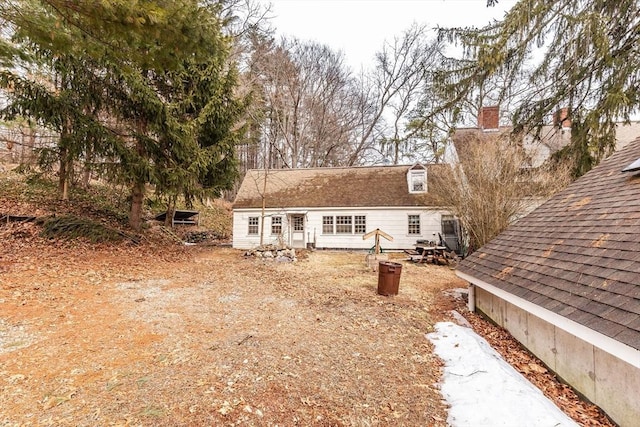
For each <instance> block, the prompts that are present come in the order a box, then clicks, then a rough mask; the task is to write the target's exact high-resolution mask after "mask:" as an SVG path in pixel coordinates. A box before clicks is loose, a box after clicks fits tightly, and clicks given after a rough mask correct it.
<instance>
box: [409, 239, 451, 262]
mask: <svg viewBox="0 0 640 427" xmlns="http://www.w3.org/2000/svg"><path fill="white" fill-rule="evenodd" d="M415 246H416V250H415V252H416V253H415V254H409V256H410V258H411V261H414V262H432V263H434V264H435V263H437V260H438V259H442V258H445V253H446V251H447V247H446V246H438V245H435V246H432V245H424V244H416V245H415Z"/></svg>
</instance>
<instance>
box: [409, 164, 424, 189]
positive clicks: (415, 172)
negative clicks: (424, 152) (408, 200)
mask: <svg viewBox="0 0 640 427" xmlns="http://www.w3.org/2000/svg"><path fill="white" fill-rule="evenodd" d="M407 185H408V189H409V193H411V194H417V193H426V192H427V168H426V167H425V166H424V165H422V164H420V163H416V164H415V165H413V166H411V167H410V168H409V170H408V171H407Z"/></svg>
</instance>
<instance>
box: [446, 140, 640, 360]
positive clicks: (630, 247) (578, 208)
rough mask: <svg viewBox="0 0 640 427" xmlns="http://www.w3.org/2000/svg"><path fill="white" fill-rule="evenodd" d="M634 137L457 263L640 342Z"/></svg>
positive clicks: (638, 150) (639, 202) (639, 206)
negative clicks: (631, 166) (628, 169)
mask: <svg viewBox="0 0 640 427" xmlns="http://www.w3.org/2000/svg"><path fill="white" fill-rule="evenodd" d="M638 158H640V138H639V139H636V140H635V141H633V142H631V143H630V144H629V145H628V146H627V147H625V148H624V149H623V150H621V151H619V152H616V153H614V154H613V155H612V156H611V157H610V158H608V159H607V160H605V161H603V162H602V163H601V164H600V165H599V166H598V167H596V168H594V169H593V170H592V171H590V172H589V173H587V174H585V175H584V176H583V177H581V178H580V179H578V180H577V181H576V182H574V183H573V184H571V185H570V186H569V187H567V188H566V189H565V190H564V191H562V192H560V193H559V194H557V195H556V196H554V197H553V198H551V199H550V200H549V201H547V202H546V203H544V204H543V205H541V206H540V207H538V208H537V209H536V210H534V211H533V212H532V213H531V214H529V215H528V216H526V217H524V218H523V219H521V220H520V221H518V222H517V223H516V224H514V225H512V226H511V227H509V228H508V229H507V230H506V231H504V232H503V233H501V234H500V235H499V236H498V237H496V238H495V239H494V240H492V241H491V242H489V243H488V244H487V245H485V246H483V247H482V248H481V249H480V250H479V251H477V252H475V253H473V254H472V255H471V256H469V257H468V258H467V259H465V260H464V261H463V262H461V263H460V264H459V266H458V270H459V271H460V272H462V273H465V274H468V275H470V276H473V277H475V278H477V279H480V280H482V281H484V282H486V283H490V284H492V285H494V286H496V287H498V288H501V289H503V290H505V291H507V292H510V293H512V294H513V295H516V296H518V297H521V298H523V299H525V300H527V301H530V302H532V303H534V304H537V305H539V306H540V307H543V308H545V309H548V310H550V311H552V312H555V313H557V314H559V315H561V316H564V317H566V318H568V319H571V320H573V321H575V322H578V323H580V324H582V325H584V326H587V327H589V328H591V329H593V330H595V331H598V332H600V333H602V334H604V335H607V336H609V337H611V338H614V339H616V340H618V341H620V342H622V343H625V344H627V345H629V346H631V347H633V348H635V349H640V174H638V173H635V174H634V173H623V172H621V170H622V169H623V168H625V167H626V166H628V165H629V164H630V163H631V162H633V161H635V160H636V159H638Z"/></svg>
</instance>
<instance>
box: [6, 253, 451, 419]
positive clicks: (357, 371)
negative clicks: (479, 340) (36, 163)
mask: <svg viewBox="0 0 640 427" xmlns="http://www.w3.org/2000/svg"><path fill="white" fill-rule="evenodd" d="M12 245H13V246H11V248H10V250H9V251H5V252H4V255H3V256H2V258H0V307H1V308H0V424H2V425H3V426H14V425H16V426H18V425H20V426H22V425H38V426H40V425H42V426H46V425H52V426H95V425H105V426H107V425H131V426H133V425H149V426H150V425H163V426H174V425H181V426H186V425H229V426H230V425H259V426H269V425H271V426H275V425H280V426H293V425H317V426H323V425H326V426H335V425H353V426H375V425H407V426H418V425H421V426H425V425H433V426H444V425H446V422H445V420H446V412H445V407H444V406H443V403H442V402H441V396H440V395H439V393H438V390H437V386H435V384H436V383H437V382H438V379H439V375H440V372H439V367H438V366H439V362H438V360H437V359H435V358H434V357H433V356H432V352H431V346H430V344H429V342H428V340H427V339H425V333H427V332H430V331H431V330H432V325H433V324H434V322H435V321H436V318H434V317H433V316H434V314H433V312H430V309H431V308H432V307H433V303H434V299H435V298H436V297H437V296H438V295H439V294H441V291H442V290H443V289H445V288H450V287H461V286H463V283H462V282H460V281H459V280H457V279H456V278H455V276H454V274H453V273H452V271H451V270H450V269H448V268H447V267H439V266H431V265H429V266H426V265H422V266H417V265H411V264H407V263H405V264H404V265H403V269H402V273H401V284H400V293H399V295H398V296H395V297H383V296H379V295H377V294H376V286H377V278H378V276H377V273H375V272H371V271H368V270H367V268H366V265H365V263H364V254H363V253H347V252H339V253H331V252H313V253H308V254H305V255H304V256H303V257H301V258H300V259H299V260H298V261H297V262H295V263H276V262H265V261H257V260H254V259H245V258H244V257H243V253H242V252H241V251H237V250H232V249H222V248H213V247H197V246H192V247H182V248H174V249H171V250H167V251H162V252H159V251H156V250H152V249H149V248H140V247H127V246H120V247H115V248H112V247H104V248H101V247H96V246H84V245H82V244H77V247H73V246H69V245H66V246H64V247H59V248H56V247H55V246H54V247H53V248H48V249H45V248H40V249H39V253H30V252H26V251H24V250H22V249H21V247H20V244H19V243H16V242H12ZM29 247H32V246H29Z"/></svg>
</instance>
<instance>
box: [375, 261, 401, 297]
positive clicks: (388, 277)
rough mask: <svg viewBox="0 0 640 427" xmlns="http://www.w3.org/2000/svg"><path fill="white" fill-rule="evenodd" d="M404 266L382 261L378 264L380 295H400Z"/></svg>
mask: <svg viewBox="0 0 640 427" xmlns="http://www.w3.org/2000/svg"><path fill="white" fill-rule="evenodd" d="M400 273H402V264H400V263H397V262H389V261H380V263H379V264H378V293H379V294H380V295H398V287H400Z"/></svg>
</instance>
